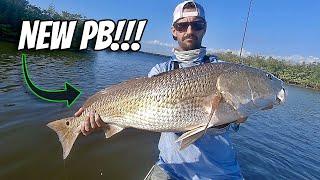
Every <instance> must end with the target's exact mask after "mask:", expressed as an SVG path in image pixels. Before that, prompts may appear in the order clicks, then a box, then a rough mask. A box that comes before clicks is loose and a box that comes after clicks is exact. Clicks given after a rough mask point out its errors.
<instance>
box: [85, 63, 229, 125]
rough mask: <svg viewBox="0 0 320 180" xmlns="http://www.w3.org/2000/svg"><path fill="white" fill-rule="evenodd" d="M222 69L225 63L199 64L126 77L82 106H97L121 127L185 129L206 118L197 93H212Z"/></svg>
mask: <svg viewBox="0 0 320 180" xmlns="http://www.w3.org/2000/svg"><path fill="white" fill-rule="evenodd" d="M226 65H227V64H226ZM222 69H226V67H220V66H202V68H190V69H184V70H182V71H172V72H170V73H165V74H162V75H158V76H155V77H153V78H138V79H134V80H130V81H126V82H123V83H121V84H119V85H116V86H113V87H111V88H107V89H105V90H103V91H101V92H99V93H98V94H96V95H94V96H93V97H92V98H90V99H89V100H88V101H87V102H86V103H85V104H84V107H85V108H86V109H88V111H89V110H91V109H94V110H96V112H97V113H98V114H100V116H101V117H103V118H102V119H103V121H104V122H106V123H115V124H118V125H122V126H124V127H134V128H138V129H148V130H153V131H163V130H175V131H180V130H188V128H186V127H189V128H190V127H194V126H196V125H199V122H200V124H203V123H206V122H207V121H208V119H207V118H206V116H205V115H206V113H205V112H204V110H203V108H202V107H201V101H202V99H201V98H196V97H205V96H209V95H210V94H214V93H215V90H216V87H215V86H216V83H215V82H216V78H217V75H218V74H219V73H218V72H219V71H221V72H223V70H222ZM212 72H214V73H212ZM188 114H189V115H188ZM83 116H87V113H84V114H83Z"/></svg>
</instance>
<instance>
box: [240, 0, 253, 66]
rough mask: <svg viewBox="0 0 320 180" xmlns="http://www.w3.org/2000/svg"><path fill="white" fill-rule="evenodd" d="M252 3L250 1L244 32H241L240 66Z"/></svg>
mask: <svg viewBox="0 0 320 180" xmlns="http://www.w3.org/2000/svg"><path fill="white" fill-rule="evenodd" d="M252 1H253V0H250V4H249V8H248V13H247V19H246V24H245V27H244V32H243V36H242V42H241V49H240V61H241V64H243V59H242V51H243V44H244V40H245V38H246V33H247V27H248V21H249V16H250V11H251V6H252Z"/></svg>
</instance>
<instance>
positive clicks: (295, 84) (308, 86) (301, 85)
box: [0, 39, 320, 91]
mask: <svg viewBox="0 0 320 180" xmlns="http://www.w3.org/2000/svg"><path fill="white" fill-rule="evenodd" d="M0 43H9V44H15V43H14V42H10V41H6V40H3V39H2V40H0ZM41 51H42V52H45V51H46V50H40V52H41ZM65 51H71V52H77V50H74V49H70V50H63V51H62V52H65ZM17 52H19V51H18V50H17ZM30 52H32V53H35V52H36V50H30ZM49 52H50V51H49ZM79 52H81V53H87V52H94V51H93V50H84V51H83V50H81V51H79ZM106 52H108V51H106ZM137 53H141V54H147V55H152V56H157V57H163V58H170V57H171V56H168V55H163V54H158V53H152V52H146V51H138V52H137ZM227 62H228V61H227ZM282 80H283V81H284V83H285V84H286V85H291V86H297V87H301V88H305V89H312V90H316V91H320V87H313V86H310V85H307V84H306V85H305V84H298V83H295V82H290V80H287V79H282Z"/></svg>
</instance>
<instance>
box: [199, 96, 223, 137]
mask: <svg viewBox="0 0 320 180" xmlns="http://www.w3.org/2000/svg"><path fill="white" fill-rule="evenodd" d="M221 100H222V96H221V95H220V94H214V95H210V96H207V97H205V99H204V101H203V105H204V107H205V109H206V111H207V112H208V113H209V115H208V122H207V125H206V126H205V128H204V133H203V134H205V133H206V132H207V129H208V128H209V125H210V121H211V118H212V116H213V114H214V112H215V111H216V110H217V109H218V107H219V104H220V102H221Z"/></svg>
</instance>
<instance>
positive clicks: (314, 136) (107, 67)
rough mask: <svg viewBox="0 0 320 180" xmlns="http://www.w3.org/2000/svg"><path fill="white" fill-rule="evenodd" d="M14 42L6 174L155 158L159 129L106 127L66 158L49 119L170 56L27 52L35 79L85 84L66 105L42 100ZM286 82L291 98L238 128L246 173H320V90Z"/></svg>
mask: <svg viewBox="0 0 320 180" xmlns="http://www.w3.org/2000/svg"><path fill="white" fill-rule="evenodd" d="M8 46H10V44H2V45H1V48H0V179H21V178H23V179H143V177H144V176H145V174H146V173H147V171H148V170H149V168H150V167H151V166H152V165H153V163H154V162H155V161H156V159H157V155H158V150H157V143H158V139H159V135H160V134H159V133H152V132H147V131H138V130H135V129H127V130H125V131H123V132H122V133H120V134H118V135H117V136H114V137H112V138H111V139H108V140H106V139H104V135H103V133H102V132H99V133H95V134H93V135H90V136H88V137H86V138H84V137H83V136H80V138H78V139H77V141H76V143H75V145H74V147H73V150H72V151H71V154H70V155H69V158H68V159H67V160H65V161H63V160H62V148H61V145H60V143H59V142H58V139H57V136H56V134H55V133H54V132H53V131H52V130H51V129H49V128H47V127H46V126H45V125H46V124H47V123H48V122H50V121H52V120H55V119H59V118H63V117H66V116H71V115H73V113H74V112H75V111H76V110H77V109H78V108H79V107H80V106H81V104H82V103H83V102H84V101H85V99H86V98H87V97H88V96H90V95H92V94H93V93H95V92H97V91H99V90H100V89H102V88H105V87H108V86H110V85H113V84H117V83H119V82H122V81H124V80H127V79H130V78H134V77H140V76H145V75H146V74H147V73H148V72H149V70H150V69H151V68H152V67H153V66H154V65H155V64H156V63H160V62H162V61H165V60H166V59H165V58H163V57H159V56H154V55H147V54H142V53H110V52H108V53H107V52H97V53H72V52H62V53H61V52H59V53H58V52H50V53H28V54H27V55H28V57H27V61H28V65H29V71H30V75H31V78H32V80H33V81H34V82H35V83H36V84H37V85H39V86H41V87H43V88H47V89H61V88H63V83H64V82H65V81H69V82H71V83H72V84H74V85H75V86H77V87H78V88H80V89H81V90H82V91H83V95H82V96H81V98H80V99H79V101H78V102H77V103H76V104H75V105H74V106H73V107H72V108H70V109H68V108H66V106H65V105H63V104H61V103H47V102H44V101H41V100H39V99H37V98H36V97H35V96H34V95H32V94H31V93H30V91H28V90H27V89H26V87H25V85H24V83H23V81H22V76H21V67H20V66H21V63H20V61H21V59H20V56H21V53H17V52H16V51H13V50H10V49H9V48H7V47H8ZM39 54H41V55H39ZM287 89H288V91H289V96H288V100H287V102H286V104H285V105H283V106H279V107H277V108H275V109H272V110H269V111H264V112H262V113H259V114H255V115H254V116H252V117H251V118H250V119H249V120H248V121H247V123H245V124H244V125H242V126H241V128H240V130H239V132H238V133H234V134H232V138H233V142H234V145H235V147H236V149H237V153H238V159H239V162H240V166H241V169H242V172H243V175H244V176H245V178H246V179H320V135H319V132H320V92H317V91H313V90H309V89H303V88H298V87H292V86H288V87H287ZM212 148H214V147H212Z"/></svg>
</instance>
